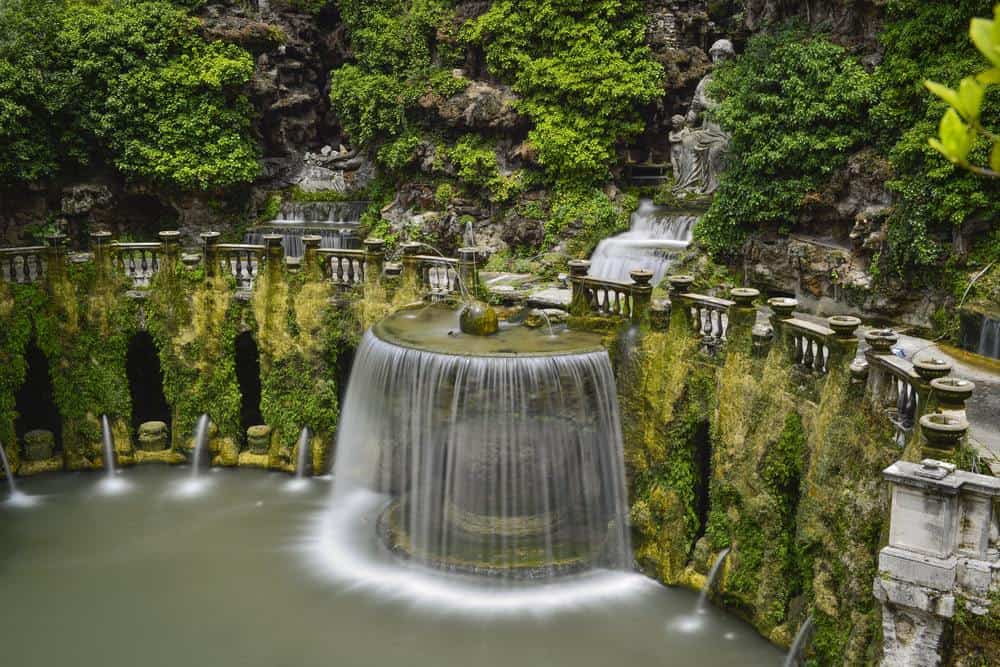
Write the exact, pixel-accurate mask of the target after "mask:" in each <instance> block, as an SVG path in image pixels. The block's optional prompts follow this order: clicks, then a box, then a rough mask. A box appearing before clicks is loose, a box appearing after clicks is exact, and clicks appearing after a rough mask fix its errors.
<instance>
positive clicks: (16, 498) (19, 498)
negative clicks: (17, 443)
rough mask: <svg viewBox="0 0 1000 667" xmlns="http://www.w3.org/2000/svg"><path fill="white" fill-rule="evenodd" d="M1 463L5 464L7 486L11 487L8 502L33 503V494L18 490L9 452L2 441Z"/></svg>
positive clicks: (0, 449)
mask: <svg viewBox="0 0 1000 667" xmlns="http://www.w3.org/2000/svg"><path fill="white" fill-rule="evenodd" d="M0 464H3V472H4V475H6V477H7V487H8V488H9V489H10V495H9V496H8V498H7V503H8V504H9V505H14V506H17V507H28V506H29V505H33V504H34V502H33V499H32V497H31V496H29V495H27V494H24V493H21V492H20V491H18V490H17V483H16V482H15V481H14V471H13V470H11V469H10V462H9V461H8V460H7V452H6V450H5V449H4V447H3V443H2V442H0Z"/></svg>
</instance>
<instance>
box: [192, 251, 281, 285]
mask: <svg viewBox="0 0 1000 667" xmlns="http://www.w3.org/2000/svg"><path fill="white" fill-rule="evenodd" d="M267 250H268V248H267V246H266V245H251V244H247V243H217V244H215V245H214V248H213V250H212V252H213V255H214V257H215V262H213V263H212V265H214V266H216V267H218V268H219V269H220V270H221V271H222V272H223V274H222V275H225V274H226V273H227V272H228V273H229V274H230V275H232V276H233V278H235V279H236V286H237V288H239V289H244V290H251V289H253V285H254V281H255V280H256V279H257V276H258V275H260V269H261V265H262V264H264V263H265V261H266V260H267ZM208 265H209V264H206V266H208Z"/></svg>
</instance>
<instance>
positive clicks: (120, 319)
mask: <svg viewBox="0 0 1000 667" xmlns="http://www.w3.org/2000/svg"><path fill="white" fill-rule="evenodd" d="M162 261H163V268H162V270H161V271H160V272H159V273H158V274H157V275H156V276H155V278H154V279H153V281H152V284H151V285H150V287H149V289H148V290H147V291H145V293H144V294H143V295H141V298H136V296H135V295H128V294H127V293H126V287H128V285H126V284H125V283H123V282H122V281H121V280H119V279H118V278H117V277H115V276H113V275H112V274H111V272H110V271H107V270H102V267H101V266H100V264H99V263H95V262H84V263H69V264H67V265H66V267H65V270H64V271H63V272H60V273H56V274H53V275H51V276H50V279H49V280H48V281H47V282H46V284H45V285H44V286H41V285H11V284H8V283H5V282H0V442H2V443H3V444H4V446H5V447H6V450H7V453H8V457H9V458H10V460H11V462H12V465H13V467H14V468H15V469H18V468H20V470H19V472H21V473H26V472H29V470H28V468H26V467H24V466H22V465H21V460H20V459H21V456H20V451H19V447H18V446H17V439H16V433H15V428H14V424H15V421H16V418H17V412H16V400H15V397H16V394H17V391H18V389H19V388H20V387H21V385H22V384H23V382H24V378H25V373H26V363H25V349H26V347H27V345H28V344H29V343H30V342H31V341H32V340H34V341H35V342H36V343H37V345H38V347H39V348H40V349H41V350H42V352H43V353H44V354H45V355H46V357H47V359H48V361H49V365H50V374H51V381H52V386H53V392H54V399H55V403H56V406H57V407H58V409H59V412H60V415H61V419H62V424H61V426H62V434H63V438H62V441H63V442H62V451H61V452H60V453H59V454H60V456H61V458H62V461H63V464H64V465H65V467H67V468H69V469H97V468H102V467H104V461H103V452H102V445H101V442H102V439H101V426H100V416H101V415H104V414H106V415H108V416H109V418H110V420H111V423H112V429H113V432H114V438H115V446H116V449H117V453H118V459H119V462H120V463H124V464H128V463H131V462H132V461H133V457H134V455H136V453H135V452H134V450H133V445H132V440H133V439H134V436H135V434H134V433H131V432H130V431H131V426H130V423H131V412H132V406H131V395H130V391H129V384H128V378H127V374H126V358H127V351H128V344H129V341H130V339H131V337H132V336H133V335H134V333H135V332H136V331H138V330H140V329H146V330H148V331H149V332H150V334H151V335H152V336H153V339H154V341H155V342H156V345H157V348H158V350H159V358H160V365H161V368H162V371H163V383H164V387H163V389H164V395H165V396H166V399H167V402H168V403H169V405H170V407H171V414H172V420H171V421H172V423H171V425H170V426H171V449H170V451H169V452H167V453H164V454H162V455H160V456H157V457H155V459H148V458H147V459H143V457H142V453H138V454H137V455H138V456H139V458H140V460H161V461H167V462H181V461H183V460H185V459H186V458H187V456H188V455H189V454H190V448H191V447H192V445H193V434H194V431H195V427H196V424H197V422H198V418H199V417H200V416H201V415H202V414H208V415H209V416H210V418H211V421H212V423H213V424H214V426H213V429H212V434H213V437H212V449H213V453H214V454H215V455H216V457H215V459H214V460H215V463H217V464H223V465H235V464H236V463H237V457H238V455H239V453H240V452H239V450H240V446H241V443H242V442H243V440H244V434H243V433H242V430H243V427H242V425H241V423H240V400H241V395H240V387H239V383H238V381H237V376H236V362H235V339H236V336H237V335H239V334H240V333H241V332H244V331H249V332H251V333H252V334H253V335H254V338H255V340H256V341H257V344H258V346H259V349H260V355H261V386H262V396H261V411H262V413H263V415H264V417H265V421H267V423H268V424H270V425H271V426H272V427H273V430H274V437H273V446H272V451H271V454H270V455H269V457H268V460H267V465H268V467H274V468H279V469H286V470H291V469H293V467H294V462H295V460H296V458H295V454H296V452H295V450H294V448H295V446H296V443H297V440H298V433H299V431H300V429H301V427H302V426H304V425H308V426H309V427H310V428H311V429H312V431H313V433H314V436H315V437H314V438H313V440H312V442H311V447H312V449H313V452H312V457H311V458H312V460H313V462H314V464H315V470H316V471H322V470H325V469H327V468H328V466H329V458H330V452H331V448H332V445H333V439H334V434H335V431H336V425H337V415H338V405H337V377H338V372H337V362H338V358H340V356H341V352H342V350H343V349H344V348H345V346H348V345H353V344H355V342H356V341H357V338H358V335H359V331H360V322H359V319H358V315H359V313H358V312H357V311H356V310H355V309H352V308H350V307H348V305H347V303H346V302H341V301H335V300H332V299H331V296H332V294H331V289H332V288H331V287H330V286H329V285H327V284H326V283H322V282H320V281H307V280H306V279H305V276H304V274H302V273H290V272H287V271H286V270H285V269H284V268H283V267H281V266H280V265H277V266H278V269H277V270H272V271H265V272H264V273H263V275H261V276H260V278H259V284H258V286H257V289H255V290H254V293H253V296H252V297H250V298H249V299H247V298H246V297H242V298H238V297H240V295H238V293H237V289H236V284H235V282H234V281H233V279H232V278H230V277H228V276H225V277H219V276H215V277H206V276H205V273H204V270H203V268H195V269H189V268H186V267H184V266H183V265H182V264H181V263H180V262H179V261H176V258H174V259H171V258H163V259H162ZM376 296H377V295H376ZM374 300H377V299H373V301H374ZM372 308H374V306H372Z"/></svg>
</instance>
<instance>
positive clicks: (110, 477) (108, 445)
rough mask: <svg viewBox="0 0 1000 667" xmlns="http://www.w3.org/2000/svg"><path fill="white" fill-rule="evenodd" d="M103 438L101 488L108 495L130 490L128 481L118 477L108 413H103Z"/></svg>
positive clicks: (113, 439) (113, 440)
mask: <svg viewBox="0 0 1000 667" xmlns="http://www.w3.org/2000/svg"><path fill="white" fill-rule="evenodd" d="M101 440H102V441H103V443H104V479H103V480H101V484H100V489H101V491H102V492H103V493H105V494H107V495H112V496H113V495H117V494H119V493H124V492H125V491H127V490H128V487H129V485H128V483H127V482H125V480H123V479H120V478H118V477H117V476H116V475H117V471H116V469H115V438H114V436H113V435H112V434H111V421H110V420H109V419H108V416H107V415H101Z"/></svg>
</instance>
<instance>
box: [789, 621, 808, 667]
mask: <svg viewBox="0 0 1000 667" xmlns="http://www.w3.org/2000/svg"><path fill="white" fill-rule="evenodd" d="M812 629H813V617H812V616H809V617H807V618H806V621H805V623H803V624H802V626H801V627H800V628H799V631H798V632H796V633H795V640H794V641H793V642H792V647H791V648H790V649H788V655H787V656H786V657H785V667H798V665H801V664H802V653H803V651H805V649H806V644H807V643H808V642H809V640H810V638H811V636H812Z"/></svg>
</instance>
